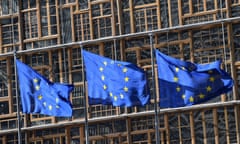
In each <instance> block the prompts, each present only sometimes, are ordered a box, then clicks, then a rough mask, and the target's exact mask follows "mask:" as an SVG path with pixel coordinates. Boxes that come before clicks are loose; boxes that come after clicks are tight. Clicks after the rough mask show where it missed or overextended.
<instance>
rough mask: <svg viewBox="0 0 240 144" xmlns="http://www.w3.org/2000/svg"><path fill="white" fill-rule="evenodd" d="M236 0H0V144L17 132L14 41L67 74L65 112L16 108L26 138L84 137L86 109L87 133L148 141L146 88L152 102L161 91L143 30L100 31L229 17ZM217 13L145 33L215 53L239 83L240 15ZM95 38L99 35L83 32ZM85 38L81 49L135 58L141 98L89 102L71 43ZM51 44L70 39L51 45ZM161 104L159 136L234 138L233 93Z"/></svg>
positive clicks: (58, 74)
mask: <svg viewBox="0 0 240 144" xmlns="http://www.w3.org/2000/svg"><path fill="white" fill-rule="evenodd" d="M220 2H222V3H220ZM239 4H240V1H239V0H231V2H228V1H227V0H222V1H220V0H215V1H211V0H198V1H191V0H182V1H178V0H172V1H171V0H165V1H159V0H149V1H146V0H126V1H120V0H119V1H115V0H21V1H18V0H9V1H4V0H0V53H1V54H3V56H1V57H0V135H1V136H0V144H1V143H10V144H11V143H17V141H18V140H17V127H18V124H17V116H16V113H17V94H16V82H17V81H16V78H17V77H16V75H15V63H14V59H13V50H15V49H16V50H27V51H24V53H17V57H18V58H20V59H21V60H23V62H25V63H26V64H28V65H29V66H31V67H32V68H33V69H35V70H37V71H38V72H39V73H41V74H42V75H43V76H45V77H46V78H47V79H49V80H50V81H53V82H67V83H71V84H74V90H73V92H72V93H71V95H70V101H71V103H72V108H73V117H71V118H62V117H51V116H46V115H38V114H29V115H25V114H22V113H21V126H22V127H23V128H24V131H23V132H22V133H23V136H24V138H25V137H27V138H28V139H27V142H28V143H31V144H36V143H37V144H44V143H59V144H63V143H84V142H85V125H84V124H85V119H84V118H85V116H86V115H87V118H88V120H89V136H90V140H89V141H90V142H91V143H99V144H106V143H155V141H156V136H155V117H154V113H153V112H154V111H153V110H154V97H153V96H154V95H156V96H157V102H159V101H160V100H161V99H159V92H158V87H159V85H158V84H156V89H154V88H153V82H156V83H157V76H155V77H153V75H152V74H153V72H152V62H151V45H150V40H151V39H150V37H149V35H146V34H145V35H138V36H135V37H122V38H119V39H104V40H101V38H106V37H111V36H118V34H119V33H120V32H121V34H126V35H128V34H133V33H141V32H146V31H151V30H159V29H163V30H164V28H171V27H174V26H182V25H188V26H189V25H191V24H197V23H199V22H201V23H202V22H211V21H213V20H220V19H222V18H231V17H238V16H239V6H240V5H239ZM12 10H13V11H12ZM223 23H224V26H223V28H222V27H221V23H218V24H209V25H205V26H195V28H192V27H190V28H185V29H180V28H176V29H172V30H171V29H170V30H166V31H163V32H161V33H158V34H153V37H152V38H153V39H152V40H153V41H152V42H153V46H154V48H157V49H159V50H160V51H162V52H164V53H165V54H168V55H170V56H173V57H175V58H179V59H182V60H187V61H192V62H196V63H209V62H213V61H215V60H218V59H223V60H224V66H223V67H225V69H226V70H227V71H228V72H229V73H230V72H232V76H233V78H234V80H235V81H236V86H239V85H240V83H239V81H240V78H239V77H240V76H239V75H240V71H239V69H240V68H239V67H240V57H239V53H240V45H239V40H240V35H239V33H240V24H239V23H240V21H239V20H234V22H231V21H228V22H223ZM95 39H99V40H101V41H99V42H91V40H95ZM85 41H88V43H87V44H86V45H83V48H84V49H85V50H87V51H91V52H94V53H96V54H99V55H102V56H105V57H108V58H111V59H116V60H122V61H127V62H132V63H134V64H136V65H138V66H139V67H141V68H143V69H144V70H145V72H146V74H147V76H148V80H149V87H150V93H151V100H150V102H149V104H147V105H146V106H143V107H131V108H125V107H113V106H110V105H108V106H104V105H88V100H87V99H86V101H85V97H87V91H86V90H87V82H85V81H84V79H85V78H84V77H85V75H84V74H85V73H84V66H83V64H82V55H81V47H80V45H79V43H75V44H73V45H71V43H74V42H85ZM60 44H70V45H67V46H65V45H64V46H63V45H61V46H57V45H60ZM48 46H54V48H51V49H47V47H48ZM41 48H46V49H41ZM4 54H6V55H7V56H5V55H4ZM156 70H157V69H156V68H155V71H156ZM239 91H240V89H239V87H237V88H235V90H234V91H233V92H231V93H229V94H227V95H226V97H225V99H223V97H224V96H221V97H217V98H216V99H213V100H212V101H209V102H207V104H211V103H212V102H217V103H220V102H221V101H226V102H230V101H231V102H232V100H238V97H239V96H238V95H239ZM85 105H87V107H86V108H87V110H88V113H87V114H86V115H85V110H86V109H85ZM160 110H161V113H160V114H159V124H160V127H159V132H160V141H161V143H194V142H201V143H219V142H223V143H239V139H240V138H239V135H238V129H239V125H238V121H239V120H238V117H239V116H238V111H239V104H238V103H235V102H232V103H231V105H228V104H224V103H223V105H217V106H215V105H214V106H213V105H211V106H206V107H203V108H196V107H194V108H193V109H186V110H179V109H176V110H171V109H168V110H167V109H160ZM42 126H44V128H42ZM8 130H10V131H13V133H9V132H8ZM24 141H25V139H23V142H24Z"/></svg>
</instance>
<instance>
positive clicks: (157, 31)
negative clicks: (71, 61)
mask: <svg viewBox="0 0 240 144" xmlns="http://www.w3.org/2000/svg"><path fill="white" fill-rule="evenodd" d="M238 21H240V17H233V18H225V19H219V20H214V21H206V22H200V23H194V24H187V25H180V26H174V27H168V28H162V29H158V30H151V31H145V32H138V33H130V34H124V35H117V36H109V37H103V38H98V39H94V40H86V41H78V42H71V43H66V44H59V45H53V46H47V47H40V48H34V49H28V50H21V51H17V54H24V53H33V52H39V51H45V50H52V49H61V48H66V47H72V46H77V45H83V46H84V45H89V44H95V43H99V42H106V41H111V40H120V39H123V38H134V37H139V36H140V37H141V36H148V35H149V34H161V33H166V32H171V31H176V30H187V29H195V28H199V27H204V26H210V25H215V24H222V23H223V24H226V23H229V22H238ZM6 56H13V52H8V53H4V54H0V57H6Z"/></svg>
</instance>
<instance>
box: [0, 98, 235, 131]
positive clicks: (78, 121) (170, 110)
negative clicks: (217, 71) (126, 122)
mask: <svg viewBox="0 0 240 144" xmlns="http://www.w3.org/2000/svg"><path fill="white" fill-rule="evenodd" d="M236 105H240V100H234V101H228V102H217V103H207V104H199V105H193V106H187V107H179V108H166V109H161V111H160V114H164V113H180V112H186V111H192V110H200V109H209V108H217V107H226V106H236ZM142 116H154V110H151V111H144V112H137V113H130V114H120V115H113V116H104V117H96V118H90V119H88V122H89V123H90V124H91V123H96V122H101V121H109V120H112V119H116V120H117V119H126V118H135V117H142ZM84 122H85V121H84V119H83V118H82V119H76V120H73V121H64V122H59V123H52V124H43V125H37V126H31V127H23V128H21V130H22V132H24V131H32V130H40V129H48V128H56V127H65V126H70V125H71V126H74V125H80V124H82V125H84ZM8 133H17V128H15V129H8V130H1V131H0V135H5V134H8Z"/></svg>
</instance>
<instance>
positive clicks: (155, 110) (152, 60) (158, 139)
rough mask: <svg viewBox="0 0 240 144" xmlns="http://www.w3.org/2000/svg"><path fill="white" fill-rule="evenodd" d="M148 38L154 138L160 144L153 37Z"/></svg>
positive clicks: (150, 34)
mask: <svg viewBox="0 0 240 144" xmlns="http://www.w3.org/2000/svg"><path fill="white" fill-rule="evenodd" d="M149 37H150V47H151V64H152V86H153V96H154V112H155V136H156V144H159V143H160V138H159V124H158V103H157V95H156V85H155V69H154V55H155V53H154V46H153V35H152V33H149Z"/></svg>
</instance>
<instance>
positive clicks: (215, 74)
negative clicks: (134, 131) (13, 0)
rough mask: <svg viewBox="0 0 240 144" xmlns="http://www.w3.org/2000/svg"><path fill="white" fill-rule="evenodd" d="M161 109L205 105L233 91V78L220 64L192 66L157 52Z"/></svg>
mask: <svg viewBox="0 0 240 144" xmlns="http://www.w3.org/2000/svg"><path fill="white" fill-rule="evenodd" d="M155 53H156V60H157V66H158V82H159V91H160V92H159V94H160V103H159V104H160V107H162V108H167V107H172V108H174V107H182V106H190V105H194V104H198V103H203V102H206V101H208V100H210V99H212V98H215V97H217V96H219V95H221V94H223V93H227V92H229V91H231V90H232V86H233V79H232V78H231V77H230V76H229V74H228V73H227V72H225V71H224V70H222V69H221V68H220V64H221V61H215V62H212V63H209V64H195V63H191V62H186V61H182V60H179V59H176V58H173V57H170V56H167V55H165V54H163V53H161V52H160V51H158V50H156V51H155Z"/></svg>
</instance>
